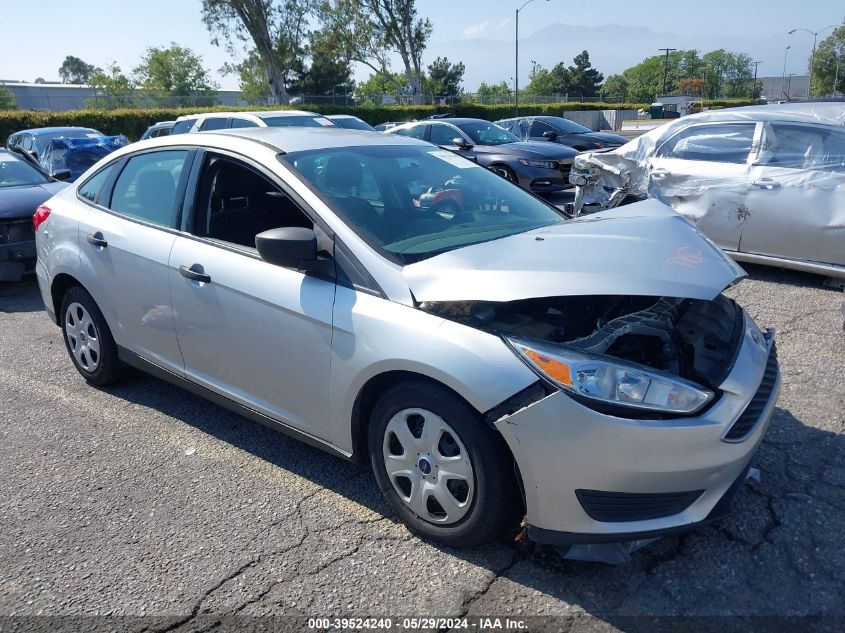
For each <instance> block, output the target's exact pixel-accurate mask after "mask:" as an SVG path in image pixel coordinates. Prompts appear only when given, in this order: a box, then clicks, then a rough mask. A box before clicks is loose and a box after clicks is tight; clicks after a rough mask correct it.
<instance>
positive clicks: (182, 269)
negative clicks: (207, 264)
mask: <svg viewBox="0 0 845 633" xmlns="http://www.w3.org/2000/svg"><path fill="white" fill-rule="evenodd" d="M179 274H180V275H182V276H183V277H185V278H187V279H190V280H191V281H199V282H201V283H204V284H208V283H211V275H207V274H205V272H203V268H202V266H200V265H199V264H193V265H192V266H191V267H190V268H189V267H188V266H184V265H183V266H179Z"/></svg>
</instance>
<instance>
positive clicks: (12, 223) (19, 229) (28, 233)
mask: <svg viewBox="0 0 845 633" xmlns="http://www.w3.org/2000/svg"><path fill="white" fill-rule="evenodd" d="M34 239H35V231H34V229H33V227H32V218H22V219H19V220H17V219H16V220H5V221H0V244H14V243H16V242H31V241H32V240H34Z"/></svg>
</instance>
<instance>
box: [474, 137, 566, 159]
mask: <svg viewBox="0 0 845 633" xmlns="http://www.w3.org/2000/svg"><path fill="white" fill-rule="evenodd" d="M474 150H475V151H476V152H480V153H483V154H505V155H508V156H516V157H518V158H549V159H552V160H568V159H572V158H574V157H575V156H576V155H577V154H578V152H577V151H576V150H574V149H572V148H571V147H569V146H567V145H560V144H559V143H541V142H539V141H520V142H519V143H503V144H502V145H476V146H475V148H474Z"/></svg>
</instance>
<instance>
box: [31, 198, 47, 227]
mask: <svg viewBox="0 0 845 633" xmlns="http://www.w3.org/2000/svg"><path fill="white" fill-rule="evenodd" d="M49 217H50V207H45V206H44V205H43V204H42V205H41V206H40V207H38V208H37V209H36V210H35V215H33V216H32V225H33V226H34V227H35V232H36V233H37V232H38V227H39V226H41V225H42V224H43V223H44V221H45V220H46V219H47V218H49Z"/></svg>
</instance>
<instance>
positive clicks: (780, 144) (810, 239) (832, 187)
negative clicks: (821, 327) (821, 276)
mask: <svg viewBox="0 0 845 633" xmlns="http://www.w3.org/2000/svg"><path fill="white" fill-rule="evenodd" d="M747 206H748V214H747V215H748V217H747V218H746V220H745V226H744V227H743V229H742V241H741V242H740V251H742V252H744V253H754V254H759V255H770V256H773V257H783V258H788V259H801V260H811V261H817V262H825V263H833V264H839V265H845V130H842V129H839V128H834V127H833V126H824V125H815V124H810V123H794V122H782V123H781V122H772V123H766V124H765V126H764V137H763V150H762V151H761V153H760V157H759V159H758V160H757V161H756V162H755V164H754V165H753V166H752V168H751V187H750V190H749V193H748V202H747Z"/></svg>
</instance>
